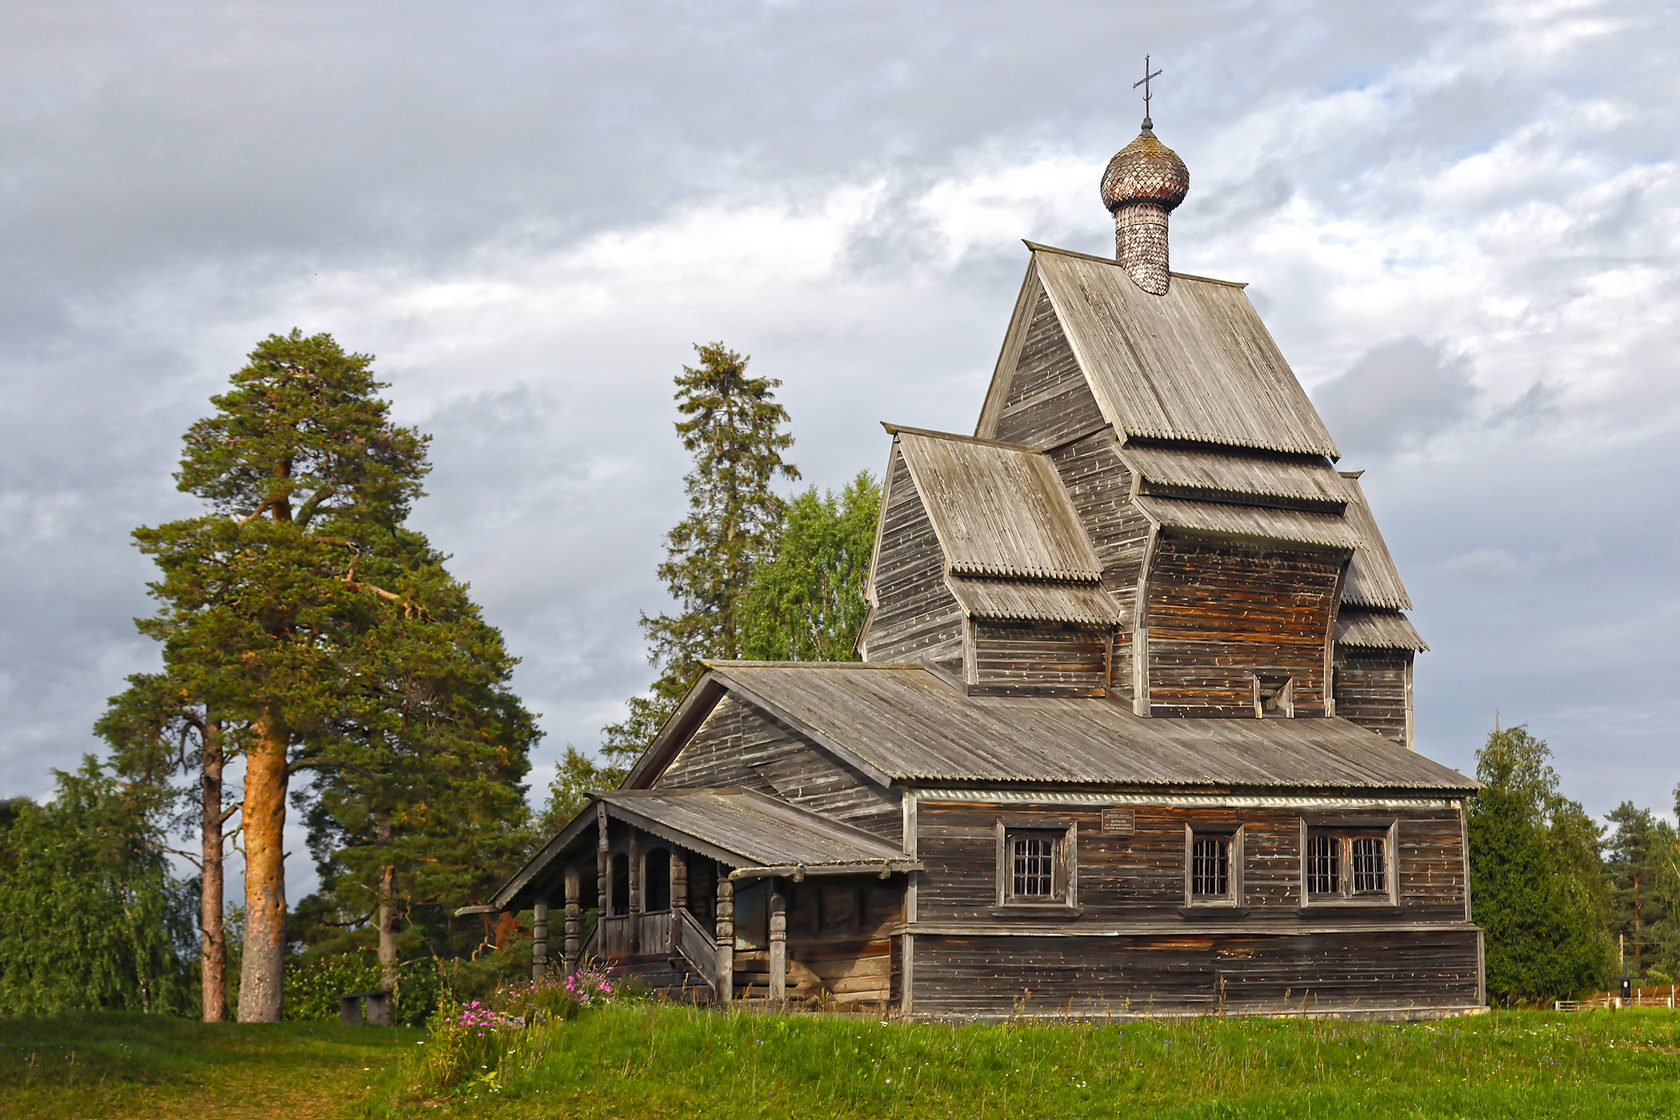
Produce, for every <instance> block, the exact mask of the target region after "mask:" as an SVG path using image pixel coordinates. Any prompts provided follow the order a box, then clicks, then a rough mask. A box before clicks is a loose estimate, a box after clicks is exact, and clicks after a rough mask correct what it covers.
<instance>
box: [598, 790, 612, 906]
mask: <svg viewBox="0 0 1680 1120" xmlns="http://www.w3.org/2000/svg"><path fill="white" fill-rule="evenodd" d="M595 826H596V828H597V830H598V832H597V835H596V839H595V905H596V907H597V908H599V910H600V911H601V917H603V918H605V917H606V916H607V915H609V914H611V913H612V864H611V862H610V858H611V857H610V856H609V855H608V850H607V803H606V802H605V801H597V802H596V803H595Z"/></svg>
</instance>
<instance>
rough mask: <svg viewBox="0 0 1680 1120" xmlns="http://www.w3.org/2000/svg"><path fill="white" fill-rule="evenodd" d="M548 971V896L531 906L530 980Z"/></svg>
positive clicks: (539, 978)
mask: <svg viewBox="0 0 1680 1120" xmlns="http://www.w3.org/2000/svg"><path fill="white" fill-rule="evenodd" d="M547 971H548V896H547V895H544V896H543V897H541V898H539V899H537V900H536V901H535V902H534V903H532V904H531V979H533V980H541V979H542V978H543V973H545V972H547Z"/></svg>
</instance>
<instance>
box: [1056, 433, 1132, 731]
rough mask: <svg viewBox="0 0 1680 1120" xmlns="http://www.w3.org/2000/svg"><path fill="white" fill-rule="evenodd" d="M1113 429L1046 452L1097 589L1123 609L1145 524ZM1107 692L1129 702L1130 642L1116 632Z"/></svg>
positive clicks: (1129, 596) (1128, 601)
mask: <svg viewBox="0 0 1680 1120" xmlns="http://www.w3.org/2000/svg"><path fill="white" fill-rule="evenodd" d="M1118 447H1119V444H1118V441H1117V440H1116V439H1115V436H1114V431H1113V429H1110V428H1104V429H1102V430H1101V431H1097V432H1093V433H1091V434H1090V435H1088V436H1085V437H1084V438H1083V439H1078V440H1075V441H1074V442H1072V443H1069V444H1065V445H1063V446H1061V447H1058V448H1056V449H1055V450H1054V451H1052V452H1050V456H1051V458H1052V460H1054V462H1055V464H1056V470H1057V472H1058V473H1060V475H1061V477H1062V488H1063V489H1064V490H1066V491H1067V495H1068V498H1069V500H1071V501H1072V502H1073V508H1074V512H1076V513H1077V514H1078V515H1079V520H1080V523H1081V524H1082V525H1083V526H1084V527H1085V535H1086V536H1088V537H1089V538H1090V539H1091V546H1092V547H1093V548H1094V549H1095V550H1096V553H1097V561H1098V563H1100V564H1101V565H1102V586H1103V589H1104V590H1105V591H1107V592H1108V593H1109V594H1110V595H1112V596H1113V597H1114V599H1115V601H1116V602H1117V603H1119V604H1122V605H1131V604H1132V603H1133V602H1135V599H1136V596H1137V586H1138V579H1139V577H1140V575H1141V574H1142V571H1143V562H1144V557H1145V555H1146V554H1147V552H1148V548H1149V534H1150V525H1149V521H1148V519H1147V518H1145V517H1144V516H1143V514H1142V512H1140V511H1139V510H1138V508H1137V505H1136V503H1134V502H1133V501H1132V472H1131V471H1130V470H1129V469H1127V467H1126V464H1125V463H1123V462H1121V460H1120V455H1119V451H1118ZM1109 691H1110V694H1111V695H1114V696H1117V697H1119V698H1120V699H1122V700H1127V701H1130V700H1131V699H1132V691H1133V690H1132V640H1131V634H1130V633H1129V632H1122V633H1120V634H1119V635H1118V636H1117V637H1116V639H1115V643H1114V655H1113V657H1112V659H1111V661H1110V681H1109Z"/></svg>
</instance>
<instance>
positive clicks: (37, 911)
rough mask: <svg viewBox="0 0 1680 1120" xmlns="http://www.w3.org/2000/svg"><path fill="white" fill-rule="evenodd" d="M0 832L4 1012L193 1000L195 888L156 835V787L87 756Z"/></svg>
mask: <svg viewBox="0 0 1680 1120" xmlns="http://www.w3.org/2000/svg"><path fill="white" fill-rule="evenodd" d="M56 774H57V777H58V788H57V793H56V795H55V796H54V798H53V800H52V801H51V802H49V803H48V804H46V805H41V806H36V805H31V804H28V803H23V804H22V805H17V804H16V803H14V807H13V808H14V812H15V814H16V815H15V817H14V819H13V821H12V824H11V827H10V828H8V829H7V830H6V832H5V834H4V838H3V840H0V1015H4V1016H14V1015H54V1014H61V1013H64V1012H67V1011H83V1010H96V1009H110V1010H136V1011H146V1012H155V1013H179V1012H182V1011H185V1010H186V1009H187V1004H188V999H189V996H188V987H187V985H188V970H187V967H186V964H185V957H186V955H187V953H188V952H189V947H190V945H191V938H192V924H191V923H192V918H191V900H190V898H189V897H188V896H187V892H186V890H185V889H183V886H184V885H183V884H181V883H179V882H178V881H176V880H174V879H173V878H171V876H170V874H169V868H168V865H167V863H166V861H165V859H164V857H163V854H162V852H161V851H160V850H159V848H158V846H157V830H156V829H155V827H154V826H153V825H152V824H151V818H152V816H153V814H154V813H155V812H156V810H157V808H158V805H157V801H156V799H155V797H154V795H153V793H152V791H150V790H148V789H146V788H145V787H136V786H132V785H129V784H126V783H123V782H119V781H117V780H115V779H114V778H112V777H111V775H109V774H108V773H106V772H105V770H104V769H103V768H102V767H100V765H99V764H98V763H96V762H95V761H94V760H93V759H92V758H91V757H89V758H87V759H85V760H84V761H83V763H82V766H81V769H79V770H77V771H76V772H75V773H67V772H65V771H56Z"/></svg>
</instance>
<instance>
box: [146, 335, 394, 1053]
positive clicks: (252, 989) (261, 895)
mask: <svg viewBox="0 0 1680 1120" xmlns="http://www.w3.org/2000/svg"><path fill="white" fill-rule="evenodd" d="M371 367H372V358H371V357H369V356H368V355H364V354H352V353H346V352H345V351H344V350H343V349H342V348H340V347H339V345H338V344H337V343H336V342H335V341H334V340H333V339H332V337H331V336H330V335H325V334H321V335H314V336H310V337H304V336H303V334H302V333H301V332H299V331H295V330H294V331H293V332H292V333H291V334H289V335H284V336H282V335H271V336H269V337H268V338H267V339H265V340H264V341H263V342H262V343H260V344H259V345H258V346H257V348H256V349H255V350H253V351H252V352H251V354H250V357H249V363H248V364H247V365H246V366H245V367H244V368H243V369H241V370H240V371H239V372H238V373H236V374H235V375H234V377H233V386H232V388H231V390H230V391H229V392H227V393H225V394H223V395H221V396H218V397H214V398H212V403H213V404H214V405H215V406H216V412H215V414H213V415H212V416H210V417H207V418H205V419H203V420H200V421H198V422H197V423H195V424H193V425H192V427H191V428H190V429H189V430H188V431H187V434H186V437H185V443H186V453H185V455H184V456H183V458H182V460H181V469H180V471H179V472H178V473H177V474H176V480H177V482H178V484H179V486H180V488H181V489H182V490H183V491H186V492H188V493H191V494H194V495H196V496H198V497H199V498H201V499H203V500H204V501H205V502H206V503H207V504H209V506H210V507H211V510H212V512H210V513H208V514H206V515H204V516H201V517H198V518H193V519H189V520H183V521H175V522H171V523H169V524H166V525H161V526H157V527H155V528H142V529H139V530H136V532H135V538H136V540H137V541H138V542H139V544H140V547H141V549H142V550H143V551H144V552H146V553H147V554H148V555H150V556H151V557H152V558H153V559H154V560H155V561H156V563H157V565H158V567H159V569H160V572H161V576H160V578H159V579H158V580H157V581H155V582H154V583H153V584H152V585H151V588H152V593H153V595H154V597H155V598H157V599H158V600H159V602H160V604H161V609H160V610H159V612H158V614H157V615H155V616H154V617H152V618H150V619H146V620H142V621H141V622H140V624H139V625H140V628H141V631H142V632H143V633H146V634H148V635H150V636H152V637H155V638H158V639H159V640H161V641H162V642H163V643H164V663H165V668H164V676H165V677H167V678H168V681H169V687H170V689H171V690H172V691H174V692H176V693H178V694H179V695H181V696H182V697H184V698H185V702H186V703H187V704H188V705H189V706H193V707H197V708H199V709H201V710H204V711H210V712H215V713H217V714H218V717H219V718H220V719H222V720H223V721H224V723H227V724H237V725H239V726H240V727H241V728H242V729H243V731H242V739H243V744H244V758H245V780H244V797H243V804H242V808H241V813H242V826H241V827H242V828H243V832H244V849H245V942H244V946H243V949H242V964H241V977H240V988H239V1018H240V1020H241V1021H247V1022H249V1021H273V1020H276V1019H278V1018H279V1017H280V1001H281V993H282V982H281V981H282V977H281V968H282V963H283V959H284V953H285V912H286V899H285V865H284V848H283V830H284V826H285V816H286V795H287V789H288V784H289V780H290V777H291V774H292V771H293V769H294V767H297V766H301V765H306V764H307V760H306V759H303V758H301V757H300V755H301V753H302V751H303V748H304V747H305V745H306V744H309V743H311V742H313V741H319V740H321V739H322V738H324V737H326V736H328V735H330V734H331V733H332V732H333V730H334V721H335V719H342V717H343V712H344V709H345V706H346V703H347V697H346V695H345V693H346V689H347V687H349V686H350V683H351V682H349V681H348V679H347V678H346V676H345V675H344V672H343V669H344V666H343V664H342V654H343V652H344V651H345V650H346V649H349V648H351V647H352V646H354V644H355V641H356V634H357V633H358V629H359V628H360V627H361V626H362V625H363V624H364V620H365V619H366V617H367V615H368V613H369V611H370V610H372V609H374V608H376V607H377V606H379V605H380V604H383V605H384V606H385V607H386V609H399V608H400V605H401V604H400V599H401V597H400V595H398V594H397V593H395V592H392V591H390V590H389V589H386V588H381V587H378V586H377V585H374V584H372V583H371V582H369V581H368V580H367V579H366V578H364V577H363V576H362V575H359V574H358V568H357V564H358V560H359V559H360V558H361V557H362V555H363V554H364V553H374V552H377V551H378V550H379V549H381V548H389V547H390V544H391V541H392V539H393V535H394V533H395V531H396V528H397V526H399V525H400V524H401V523H402V521H403V519H404V517H405V516H406V515H407V513H408V509H409V505H410V503H411V502H412V501H413V500H414V499H415V498H416V497H417V496H419V494H420V492H421V491H420V480H421V478H422V477H423V476H424V475H425V473H426V470H427V466H426V461H425V444H426V440H425V439H424V437H422V436H420V435H419V434H418V433H417V432H415V431H414V430H413V429H410V428H401V427H397V426H395V425H393V424H392V423H391V420H390V415H389V413H390V408H389V405H388V404H387V403H386V402H385V401H384V400H381V399H380V398H379V396H378V390H379V389H381V388H383V385H382V384H381V383H380V382H379V381H377V380H375V378H374V376H373V373H372V368H371Z"/></svg>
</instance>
